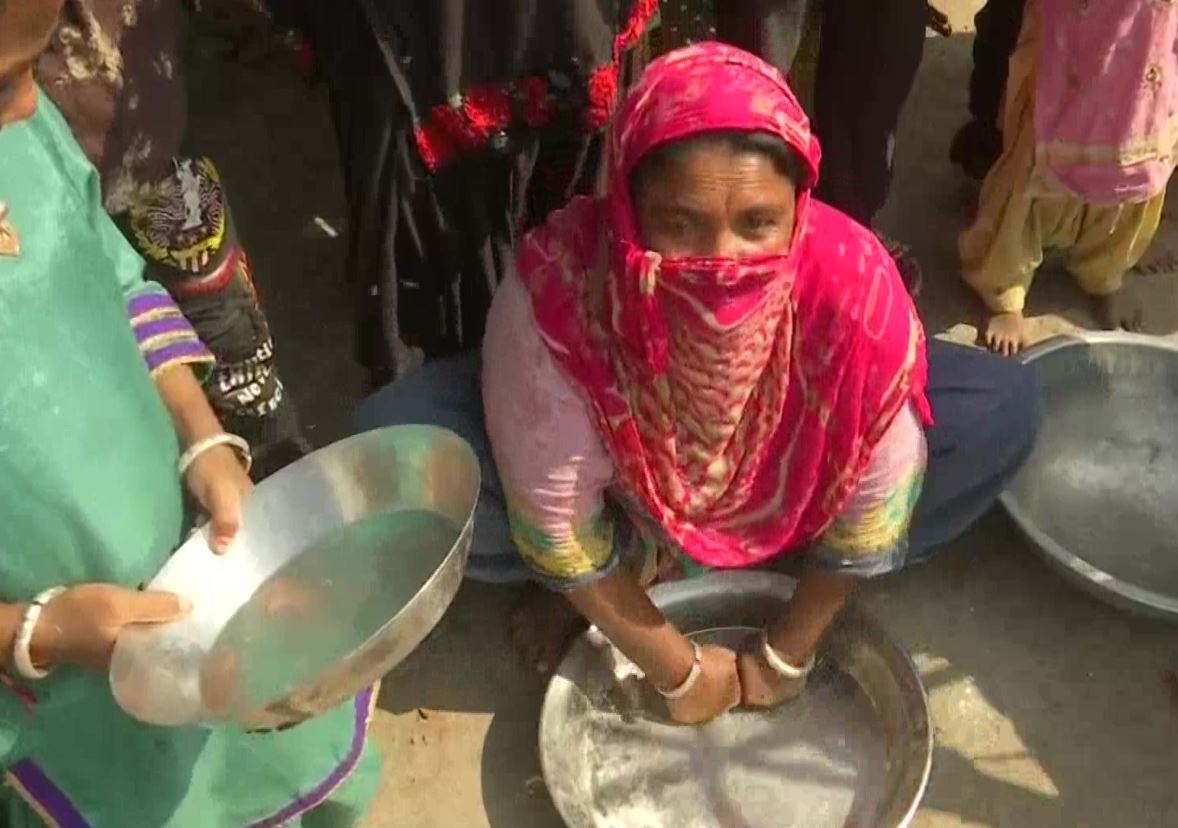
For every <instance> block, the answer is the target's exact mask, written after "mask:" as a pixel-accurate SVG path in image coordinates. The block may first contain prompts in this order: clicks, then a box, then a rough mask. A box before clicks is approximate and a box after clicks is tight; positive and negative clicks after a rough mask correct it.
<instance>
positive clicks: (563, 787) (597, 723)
mask: <svg viewBox="0 0 1178 828" xmlns="http://www.w3.org/2000/svg"><path fill="white" fill-rule="evenodd" d="M794 583H795V582H794V581H793V580H792V579H790V578H787V577H786V576H784V575H777V574H773V573H768V572H724V573H716V574H711V575H706V576H703V577H700V578H696V579H692V580H688V581H680V582H677V583H673V584H667V585H663V586H658V587H655V589H654V590H653V591H652V593H651V595H652V597H653V598H654V600H655V603H656V604H658V605H659V606H660V607H661V608H662V609H663V612H665V613H666V614H667V617H668V618H670V619H671V620H672V621H673V622H674V623H675V624H676V625H677V626H678V627H679V628H680V629H682V630H684V631H685V632H687V633H688V634H690V635H691V636H692V637H693V638H697V639H700V640H706V641H712V642H720V643H724V644H726V645H729V646H738V645H739V644H741V643H742V642H743V641H744V640H745V639H747V638H748V637H749V636H750V635H752V634H754V633H756V632H758V631H759V630H760V629H761V628H763V626H764V624H765V622H766V620H767V619H769V618H771V617H775V616H776V615H777V614H779V613H780V612H781V611H782V610H783V609H784V608H785V607H786V605H787V604H788V603H789V600H790V598H791V597H792V595H793V590H794ZM627 689H630V690H631V691H633V690H634V689H635V688H626V687H621V688H619V687H618V685H617V683H616V681H615V679H614V676H613V674H612V672H611V671H610V670H609V668H608V666H607V654H606V653H605V651H603V650H600V649H598V648H596V647H594V646H593V645H592V644H591V643H590V642H589V641H588V639H587V638H586V637H585V636H582V637H581V638H580V639H579V640H578V641H577V642H576V643H575V644H574V646H573V648H572V650H571V651H570V652H569V654H568V655H567V656H566V657H565V659H564V661H563V663H562V664H561V667H560V670H559V671H558V673H557V674H556V676H555V677H554V678H553V680H552V683H551V684H550V685H549V687H548V692H547V695H546V696H545V699H544V708H543V711H542V713H541V720H540V757H541V763H542V766H543V770H544V779H545V781H546V782H547V785H548V790H549V791H550V792H551V794H552V798H553V800H554V802H555V803H556V807H557V810H559V811H560V814H561V816H562V817H563V819H564V821H565V823H566V824H567V825H568V826H570V828H663V826H666V827H667V828H682V826H692V828H708V827H709V826H717V828H764V826H782V828H786V826H799V828H801V827H802V826H804V828H828V827H829V828H835V826H838V828H842V826H848V825H857V826H864V828H867V827H868V826H871V828H900V826H905V825H908V824H909V822H910V821H911V819H912V817H913V815H914V814H915V813H916V809H917V806H918V805H919V803H920V799H921V797H922V796H923V795H924V790H925V786H926V785H927V783H928V776H929V770H930V768H931V766H932V747H933V737H932V724H931V719H930V715H929V707H928V698H927V697H926V695H925V692H924V686H923V685H922V684H921V681H920V676H919V675H918V674H917V672H916V668H915V667H914V666H913V664H912V661H911V660H910V659H909V658H908V656H907V655H906V654H905V652H904V651H903V650H902V649H901V648H900V647H899V646H898V645H897V644H895V643H894V642H893V641H892V640H891V639H889V638H888V637H887V635H886V634H885V633H884V632H883V631H882V630H881V629H880V628H879V626H877V625H876V624H875V623H874V622H872V621H870V620H869V619H867V618H866V617H865V616H863V615H862V614H860V613H858V612H855V611H853V610H848V611H845V612H844V613H843V614H842V615H840V617H839V620H838V621H837V622H836V624H835V626H834V628H833V629H832V630H831V633H830V635H828V636H827V641H826V643H825V644H824V647H823V651H822V653H820V657H819V663H818V666H817V667H816V668H815V671H814V673H812V674H811V676H810V680H809V682H808V686H807V688H806V690H805V692H804V693H803V695H802V696H801V697H800V698H799V699H797V700H796V701H793V702H791V703H789V704H786V705H783V706H782V707H779V708H777V709H776V710H773V711H769V712H765V711H752V710H737V711H734V712H732V713H729V714H728V715H726V716H723V717H721V718H719V719H717V720H716V721H714V722H712V723H710V724H708V725H706V726H704V727H700V728H686V727H679V726H676V725H674V724H671V723H670V722H669V721H667V720H666V719H665V718H664V717H663V714H662V713H661V712H653V711H658V710H659V709H660V705H659V703H658V702H657V701H655V700H653V699H651V698H650V694H649V693H648V692H645V691H643V696H642V697H636V694H635V693H634V692H626V691H627Z"/></svg>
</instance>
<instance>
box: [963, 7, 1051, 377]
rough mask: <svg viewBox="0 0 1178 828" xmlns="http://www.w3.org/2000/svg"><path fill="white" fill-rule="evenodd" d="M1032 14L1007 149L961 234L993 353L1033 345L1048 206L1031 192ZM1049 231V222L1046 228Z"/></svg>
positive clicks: (966, 269)
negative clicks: (1031, 303)
mask: <svg viewBox="0 0 1178 828" xmlns="http://www.w3.org/2000/svg"><path fill="white" fill-rule="evenodd" d="M1034 20H1035V16H1034V15H1028V16H1027V19H1026V20H1025V21H1024V25H1023V31H1022V34H1021V36H1020V38H1019V43H1018V47H1017V48H1016V49H1015V51H1014V54H1013V55H1012V56H1011V59H1010V75H1009V80H1008V81H1007V89H1006V109H1005V112H1004V115H1003V136H1004V139H1005V148H1004V149H1003V152H1002V155H1001V156H1000V157H999V159H998V160H997V161H996V162H995V163H994V166H993V167H992V168H991V169H990V172H989V173H988V174H987V175H986V180H985V182H984V183H983V184H982V192H981V197H980V199H979V202H978V214H977V216H976V217H975V218H974V221H973V224H971V225H970V226H969V228H968V229H966V230H965V232H963V233H962V234H961V236H960V238H959V239H958V242H957V248H958V252H959V253H960V254H961V275H962V278H963V279H965V282H966V284H968V285H969V286H970V287H972V288H973V289H974V291H975V292H977V294H978V296H979V297H981V299H982V301H983V302H984V303H985V305H986V308H987V309H988V310H989V311H990V317H989V319H988V321H987V326H986V330H985V331H984V332H983V334H982V336H983V339H984V341H985V342H986V345H987V346H989V347H990V348H991V349H993V350H994V351H997V352H999V353H1004V354H1013V353H1015V352H1017V351H1019V350H1020V349H1021V348H1022V347H1023V346H1024V345H1025V344H1026V338H1027V335H1026V328H1025V325H1024V322H1023V307H1024V305H1025V304H1026V296H1027V290H1028V289H1029V288H1030V286H1031V279H1032V278H1033V277H1034V275H1035V270H1036V269H1037V268H1038V267H1039V265H1040V264H1041V263H1042V261H1043V247H1044V235H1043V233H1044V227H1043V224H1042V221H1041V212H1042V205H1040V204H1039V203H1038V202H1037V201H1036V200H1035V199H1034V198H1032V197H1031V196H1029V195H1028V194H1027V187H1026V185H1027V181H1028V179H1029V178H1030V174H1031V169H1032V167H1033V165H1034V156H1035V124H1034V89H1035V76H1034V68H1035V53H1036V51H1037V50H1036V39H1037V38H1036V28H1037V27H1036V26H1035V24H1034ZM1047 229H1048V232H1050V228H1047Z"/></svg>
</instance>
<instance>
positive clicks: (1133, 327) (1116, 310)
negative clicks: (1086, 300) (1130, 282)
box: [1094, 288, 1145, 332]
mask: <svg viewBox="0 0 1178 828" xmlns="http://www.w3.org/2000/svg"><path fill="white" fill-rule="evenodd" d="M1094 299H1095V302H1096V319H1097V321H1099V322H1100V324H1101V325H1103V326H1104V327H1105V328H1107V329H1108V330H1116V329H1117V328H1124V329H1125V330H1127V331H1137V332H1140V331H1141V330H1142V328H1143V327H1144V323H1145V307H1144V306H1143V305H1142V304H1141V299H1139V298H1138V296H1137V294H1135V293H1133V292H1132V291H1130V290H1126V289H1125V288H1121V289H1120V290H1118V291H1117V292H1116V293H1110V294H1108V295H1107V296H1096V297H1094Z"/></svg>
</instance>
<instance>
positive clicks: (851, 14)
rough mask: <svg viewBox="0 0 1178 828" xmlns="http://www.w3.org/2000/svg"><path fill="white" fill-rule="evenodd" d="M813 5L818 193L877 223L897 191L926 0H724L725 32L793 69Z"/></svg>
mask: <svg viewBox="0 0 1178 828" xmlns="http://www.w3.org/2000/svg"><path fill="white" fill-rule="evenodd" d="M808 12H811V13H816V14H821V15H822V38H821V43H820V46H819V52H818V73H817V77H816V79H815V89H814V97H815V104H814V107H815V110H816V111H815V112H814V129H815V132H816V133H817V135H818V140H819V142H820V143H821V145H822V170H821V173H820V176H819V179H820V180H819V183H818V197H819V198H821V199H822V200H823V201H825V202H827V203H828V204H830V205H832V206H833V207H836V208H838V209H839V210H842V211H843V212H844V213H846V214H847V215H849V216H851V217H852V218H855V219H856V220H858V221H859V222H860V223H862V224H865V225H867V226H870V225H871V221H872V219H873V218H874V217H875V214H876V213H877V212H879V210H880V208H881V207H883V205H884V202H885V201H886V200H887V197H888V188H889V185H890V184H891V178H892V148H893V144H894V139H895V131H896V124H897V123H898V122H899V120H900V110H901V109H902V108H903V106H904V102H905V101H906V100H907V99H908V93H909V92H910V91H911V89H912V84H913V82H914V81H915V80H916V71H917V69H918V68H919V67H920V61H921V58H922V57H923V55H924V37H925V28H926V26H927V24H928V19H929V18H928V4H927V3H926V2H925V0H872V2H866V3H865V2H862V0H716V34H717V36H718V37H719V38H720V39H721V40H723V41H725V42H727V43H731V44H732V45H734V46H739V47H741V48H742V49H746V50H748V51H751V52H754V53H756V54H757V55H759V56H760V57H761V58H763V59H765V60H767V61H768V62H770V63H772V64H773V65H774V66H776V67H777V68H778V69H780V70H781V71H782V73H783V74H788V73H789V69H790V66H791V65H792V64H793V60H794V56H795V55H796V53H797V49H798V44H799V42H800V40H801V37H802V34H803V32H804V29H805V20H806V14H807V13H808Z"/></svg>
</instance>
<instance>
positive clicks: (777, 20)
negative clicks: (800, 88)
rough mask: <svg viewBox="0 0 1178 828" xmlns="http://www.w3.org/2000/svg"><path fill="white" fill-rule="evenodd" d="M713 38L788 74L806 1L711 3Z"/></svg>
mask: <svg viewBox="0 0 1178 828" xmlns="http://www.w3.org/2000/svg"><path fill="white" fill-rule="evenodd" d="M715 3H716V5H715V10H716V37H717V39H719V40H722V41H724V42H725V43H729V44H731V45H733V46H738V47H740V48H741V49H744V50H745V51H746V52H752V53H753V54H755V55H757V56H759V57H760V58H761V59H762V60H765V61H768V62H769V63H772V64H773V65H774V66H776V67H777V68H778V69H780V70H781V73H782V74H783V75H785V74H789V68H790V66H792V65H793V62H794V57H795V56H796V55H797V53H798V45H799V44H800V43H801V41H802V34H803V33H804V32H805V30H806V14H807V11H808V9H809V6H810V0H715Z"/></svg>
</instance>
